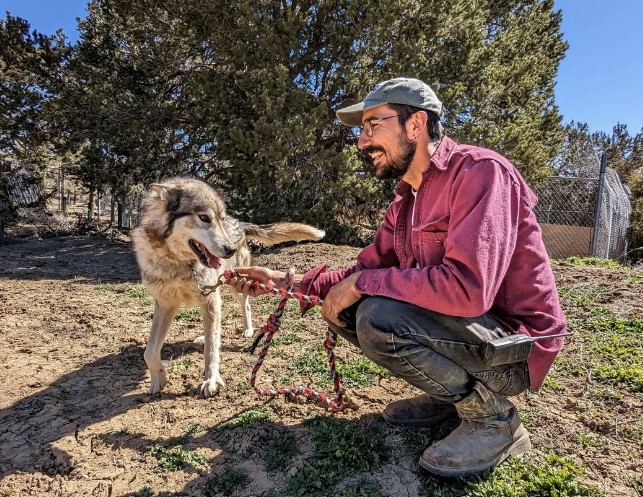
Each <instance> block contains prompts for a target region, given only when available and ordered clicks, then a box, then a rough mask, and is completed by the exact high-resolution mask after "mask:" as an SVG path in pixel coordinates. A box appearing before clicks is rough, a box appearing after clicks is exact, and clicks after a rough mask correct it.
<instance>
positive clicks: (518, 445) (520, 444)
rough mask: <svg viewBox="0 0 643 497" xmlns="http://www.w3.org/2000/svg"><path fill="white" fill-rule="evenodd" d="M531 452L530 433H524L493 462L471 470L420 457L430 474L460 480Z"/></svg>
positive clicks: (422, 464) (423, 466)
mask: <svg viewBox="0 0 643 497" xmlns="http://www.w3.org/2000/svg"><path fill="white" fill-rule="evenodd" d="M530 450H531V440H530V439H529V433H527V432H525V433H523V434H522V435H521V436H520V438H518V440H516V441H515V442H513V443H512V444H511V445H509V446H508V447H507V448H505V449H504V450H503V451H502V452H501V453H500V454H498V455H497V456H496V457H494V458H493V459H492V460H491V461H489V462H487V463H485V464H480V465H478V466H474V467H469V468H448V467H442V466H436V465H434V464H432V463H430V462H429V461H427V460H426V459H424V457H420V461H419V462H420V466H422V468H424V469H425V470H427V471H429V472H430V473H434V474H436V475H439V476H444V477H447V478H458V477H461V476H471V475H477V474H478V473H482V472H483V471H486V470H488V469H491V468H495V467H496V466H497V465H498V464H500V463H501V462H502V461H504V460H505V459H507V458H508V457H509V456H513V457H515V456H519V455H521V454H525V453H527V452H529V451H530Z"/></svg>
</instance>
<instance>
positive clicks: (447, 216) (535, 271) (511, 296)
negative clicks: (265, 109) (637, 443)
mask: <svg viewBox="0 0 643 497" xmlns="http://www.w3.org/2000/svg"><path fill="white" fill-rule="evenodd" d="M536 201H537V198H536V195H535V194H534V193H533V192H532V191H531V189H530V188H529V187H528V186H527V184H526V183H525V181H524V180H523V178H522V177H521V175H520V173H519V172H518V171H517V170H516V168H515V167H514V166H513V165H512V164H511V163H510V162H509V161H508V160H507V159H506V158H504V157H502V156H501V155H499V154H497V153H495V152H493V151H491V150H487V149H483V148H479V147H474V146H469V145H458V144H456V143H455V142H454V141H453V140H451V139H449V138H446V137H445V138H444V139H443V140H442V143H441V144H440V146H439V147H438V150H437V151H436V152H435V154H434V155H433V157H432V158H431V161H430V164H429V166H428V167H427V169H426V171H425V172H424V173H423V177H422V184H421V185H420V188H419V190H418V191H417V194H416V196H415V197H414V195H413V192H412V189H411V186H410V185H409V184H408V183H405V182H403V181H401V182H400V183H399V185H398V187H397V189H396V196H395V199H394V200H393V202H392V203H391V205H390V206H389V208H388V210H387V211H386V215H385V218H384V221H383V223H382V225H381V226H380V228H379V229H378V231H377V233H376V234H375V238H374V240H373V243H371V244H370V245H368V246H367V247H365V248H364V249H363V250H362V251H361V253H360V254H359V255H358V257H357V263H356V264H355V265H354V266H353V267H351V268H347V269H343V270H339V271H331V272H326V271H325V266H320V267H317V268H315V269H313V270H311V271H309V272H308V273H306V275H305V276H304V278H303V280H302V283H301V288H302V291H303V292H304V293H310V294H313V295H319V296H321V297H324V296H325V295H326V294H327V292H328V290H329V289H330V287H331V286H333V285H334V284H336V283H338V282H339V281H340V280H342V279H344V278H345V277H347V276H348V275H350V274H352V273H354V272H356V271H361V272H362V273H361V275H360V276H359V278H358V279H357V282H356V287H357V289H358V290H359V291H360V292H361V293H363V294H366V295H379V296H383V297H389V298H392V299H397V300H401V301H404V302H409V303H411V304H414V305H416V306H418V307H422V308H425V309H430V310H432V311H435V312H439V313H442V314H448V315H451V316H464V317H474V316H480V315H482V314H485V313H488V315H489V316H490V317H491V318H493V319H494V320H495V321H496V322H497V323H498V324H499V325H500V326H502V327H503V328H505V329H507V330H509V331H511V332H512V333H525V334H527V335H530V336H545V335H554V334H559V333H564V330H565V326H566V323H565V318H564V316H563V313H562V310H561V308H560V304H559V301H558V293H557V291H556V284H555V282H554V276H553V273H552V270H551V266H550V264H549V257H548V255H547V252H546V251H545V247H544V245H543V241H542V237H541V231H540V226H539V225H538V222H537V221H536V216H535V214H534V212H533V207H534V205H535V204H536ZM562 343H563V339H562V338H552V339H548V340H542V341H539V342H536V343H535V345H534V348H533V351H532V353H531V356H530V357H529V359H528V365H529V375H530V383H531V387H532V388H533V389H534V390H537V389H539V388H540V387H541V385H542V383H543V381H544V379H545V375H546V374H547V371H548V370H549V368H550V367H551V365H552V363H553V362H554V359H555V357H556V355H557V354H558V352H559V350H560V348H561V346H562Z"/></svg>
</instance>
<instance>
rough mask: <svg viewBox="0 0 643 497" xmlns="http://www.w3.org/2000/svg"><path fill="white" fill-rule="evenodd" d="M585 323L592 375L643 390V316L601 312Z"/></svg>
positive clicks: (628, 388) (612, 382)
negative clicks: (627, 316) (625, 316)
mask: <svg viewBox="0 0 643 497" xmlns="http://www.w3.org/2000/svg"><path fill="white" fill-rule="evenodd" d="M586 326H587V330H588V333H587V334H585V335H584V336H583V341H584V346H585V351H586V354H587V360H588V367H589V370H590V374H591V377H592V378H593V379H594V380H597V381H599V382H602V383H609V384H616V385H619V386H620V387H622V388H624V389H626V390H629V391H630V392H643V341H642V340H641V337H642V336H643V319H641V318H638V317H634V318H628V319H623V318H620V317H618V316H615V315H611V314H608V313H601V314H599V315H598V316H593V317H592V318H590V320H589V321H588V322H587V324H586Z"/></svg>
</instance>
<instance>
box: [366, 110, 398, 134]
mask: <svg viewBox="0 0 643 497" xmlns="http://www.w3.org/2000/svg"><path fill="white" fill-rule="evenodd" d="M397 116H399V114H393V115H392V116H387V117H378V118H371V119H366V120H365V121H364V123H363V124H362V125H361V126H360V128H359V131H360V133H361V132H362V131H363V132H364V133H366V136H368V137H369V138H371V137H372V136H373V124H377V123H378V122H380V121H386V120H387V119H392V118H393V117H397Z"/></svg>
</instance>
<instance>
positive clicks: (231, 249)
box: [223, 245, 237, 259]
mask: <svg viewBox="0 0 643 497" xmlns="http://www.w3.org/2000/svg"><path fill="white" fill-rule="evenodd" d="M236 253H237V247H235V246H233V245H226V246H224V247H223V254H224V255H223V258H224V259H229V258H230V257H232V256H233V255H234V254H236Z"/></svg>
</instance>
